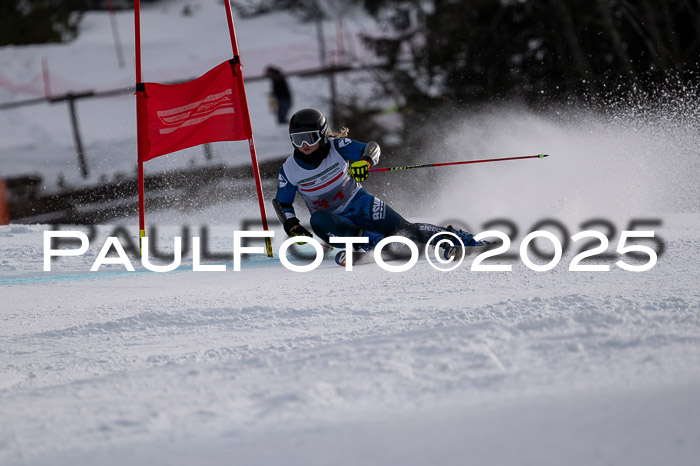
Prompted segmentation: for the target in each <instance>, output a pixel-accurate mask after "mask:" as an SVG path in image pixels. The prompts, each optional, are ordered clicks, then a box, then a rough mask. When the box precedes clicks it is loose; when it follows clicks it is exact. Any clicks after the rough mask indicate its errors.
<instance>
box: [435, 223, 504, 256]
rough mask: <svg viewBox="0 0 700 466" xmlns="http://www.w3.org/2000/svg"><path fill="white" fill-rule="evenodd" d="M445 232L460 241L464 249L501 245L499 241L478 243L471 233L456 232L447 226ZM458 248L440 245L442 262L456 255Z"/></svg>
mask: <svg viewBox="0 0 700 466" xmlns="http://www.w3.org/2000/svg"><path fill="white" fill-rule="evenodd" d="M445 231H447V232H449V233H453V234H455V235H457V237H458V238H459V239H460V240H461V241H462V245H463V246H464V247H465V248H475V247H484V246H497V245H499V244H500V243H501V241H500V240H494V241H486V240H479V241H476V240H475V239H474V235H472V234H471V233H467V232H466V231H464V230H458V229H456V228H454V227H453V226H452V225H448V226H447V227H446V228H445ZM459 247H460V245H459V244H457V245H455V246H449V245H447V244H444V243H443V244H442V245H441V248H442V250H441V251H440V256H441V257H442V258H443V259H444V260H450V258H453V257H455V256H456V255H457V248H459Z"/></svg>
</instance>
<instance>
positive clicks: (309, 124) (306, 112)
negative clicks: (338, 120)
mask: <svg viewBox="0 0 700 466" xmlns="http://www.w3.org/2000/svg"><path fill="white" fill-rule="evenodd" d="M306 131H318V132H319V136H320V138H321V146H325V145H326V144H328V121H327V120H326V117H325V115H324V114H323V113H321V112H320V111H318V110H316V109H315V108H304V109H302V110H299V111H298V112H296V113H295V114H294V115H292V118H290V120H289V134H290V136H289V137H290V139H291V138H292V137H291V134H292V133H303V132H306Z"/></svg>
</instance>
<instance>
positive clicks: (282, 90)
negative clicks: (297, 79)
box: [265, 66, 292, 125]
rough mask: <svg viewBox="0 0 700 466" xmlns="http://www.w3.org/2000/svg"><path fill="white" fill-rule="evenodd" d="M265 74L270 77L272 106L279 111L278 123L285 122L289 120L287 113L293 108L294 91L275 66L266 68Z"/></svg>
mask: <svg viewBox="0 0 700 466" xmlns="http://www.w3.org/2000/svg"><path fill="white" fill-rule="evenodd" d="M265 76H267V77H268V78H270V83H271V85H272V86H271V88H272V92H271V94H270V106H271V107H272V108H273V111H275V112H276V113H277V123H279V124H281V125H282V124H285V123H287V122H288V121H289V119H288V118H287V114H288V113H289V109H290V108H292V93H291V92H290V90H289V85H287V80H286V79H285V78H284V75H283V74H282V71H280V70H279V69H278V68H275V67H273V66H268V67H267V68H266V69H265Z"/></svg>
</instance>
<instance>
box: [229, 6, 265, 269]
mask: <svg viewBox="0 0 700 466" xmlns="http://www.w3.org/2000/svg"><path fill="white" fill-rule="evenodd" d="M224 5H226V18H227V19H228V31H229V34H230V36H231V48H232V49H233V67H234V79H236V81H237V83H238V97H239V99H240V102H241V111H242V112H243V124H244V128H245V132H246V135H247V136H248V146H249V147H250V158H251V161H252V164H253V175H254V177H255V186H256V188H257V190H258V204H260V217H261V219H262V226H263V229H264V230H265V231H269V228H268V226H267V214H266V213H265V198H264V197H263V191H262V181H261V179H260V169H259V168H258V157H257V155H256V154H255V141H254V139H253V127H252V126H251V123H250V112H249V111H248V99H247V98H246V94H245V85H244V83H243V73H242V71H241V59H240V56H239V55H238V44H237V42H236V31H235V29H234V28H233V14H232V13H231V3H230V2H229V1H228V0H224ZM265 248H266V250H267V256H268V257H272V241H270V238H265Z"/></svg>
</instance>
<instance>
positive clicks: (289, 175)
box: [272, 108, 490, 266]
mask: <svg viewBox="0 0 700 466" xmlns="http://www.w3.org/2000/svg"><path fill="white" fill-rule="evenodd" d="M347 135H348V130H347V128H344V129H343V130H342V131H341V132H331V131H330V130H329V128H328V123H327V120H326V117H325V116H324V115H323V113H321V112H320V111H318V110H316V109H314V108H305V109H303V110H299V111H298V112H296V113H295V114H294V115H292V118H291V119H290V122H289V137H290V139H291V142H292V145H293V147H294V153H293V154H292V155H290V156H289V158H288V159H287V160H286V161H285V162H284V164H283V165H282V167H281V168H280V171H279V177H278V182H277V195H276V197H275V199H274V200H273V201H272V202H273V205H274V207H275V212H276V213H277V216H278V217H279V219H280V221H281V222H282V225H283V227H284V231H285V233H287V235H289V236H290V237H293V236H312V234H311V232H309V231H308V230H307V229H306V228H304V227H303V226H302V225H301V222H300V221H299V219H298V218H297V216H296V213H295V211H294V207H293V205H292V204H293V203H294V199H295V197H296V195H297V194H299V195H300V196H301V197H302V199H303V200H304V202H306V205H307V207H308V208H309V211H310V212H311V219H310V223H311V229H312V230H313V232H314V233H316V235H317V236H318V237H319V238H321V239H322V240H323V241H325V242H327V243H328V242H329V238H330V237H332V236H338V237H351V236H355V237H366V238H367V239H368V242H367V243H366V244H357V245H354V247H355V248H356V249H360V250H363V251H370V250H372V249H373V248H374V246H375V245H376V244H377V243H378V242H379V241H381V240H382V239H383V238H385V237H387V236H393V235H399V236H404V237H406V238H408V239H410V240H412V241H413V242H415V243H419V244H426V243H427V242H428V241H429V240H430V238H431V237H432V236H433V235H435V234H436V233H439V232H443V231H446V232H450V233H454V234H456V235H457V236H458V237H459V238H460V240H461V241H462V243H463V244H464V246H465V247H473V246H487V245H489V244H490V243H489V242H488V241H474V238H473V235H472V234H469V233H467V232H465V231H462V230H456V229H454V228H452V226H448V227H439V226H435V225H431V224H429V223H411V222H409V221H407V220H406V219H404V218H403V217H402V216H401V215H399V214H398V213H397V212H396V211H395V210H394V209H392V208H391V207H390V206H388V205H387V204H386V203H385V202H384V201H382V200H381V199H379V198H378V197H375V196H373V195H372V194H370V193H369V192H368V191H367V190H365V189H364V188H363V187H362V185H361V184H360V182H362V181H364V180H365V179H366V178H367V176H368V175H369V171H370V169H371V168H372V167H373V166H375V165H377V163H378V162H379V154H380V149H379V145H378V144H377V143H376V142H372V141H371V142H367V143H363V142H359V141H355V140H353V139H349V138H348V137H347ZM444 236H445V237H448V235H444ZM437 239H442V238H440V237H438V238H437ZM434 241H436V240H434ZM443 244H445V243H443ZM455 249H456V248H454V247H448V246H445V247H444V248H443V249H442V250H441V254H442V255H443V257H444V258H445V259H447V258H449V257H451V256H453V255H454V254H455ZM336 262H337V263H338V264H340V265H343V266H344V265H345V251H340V252H339V253H338V254H337V255H336Z"/></svg>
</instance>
